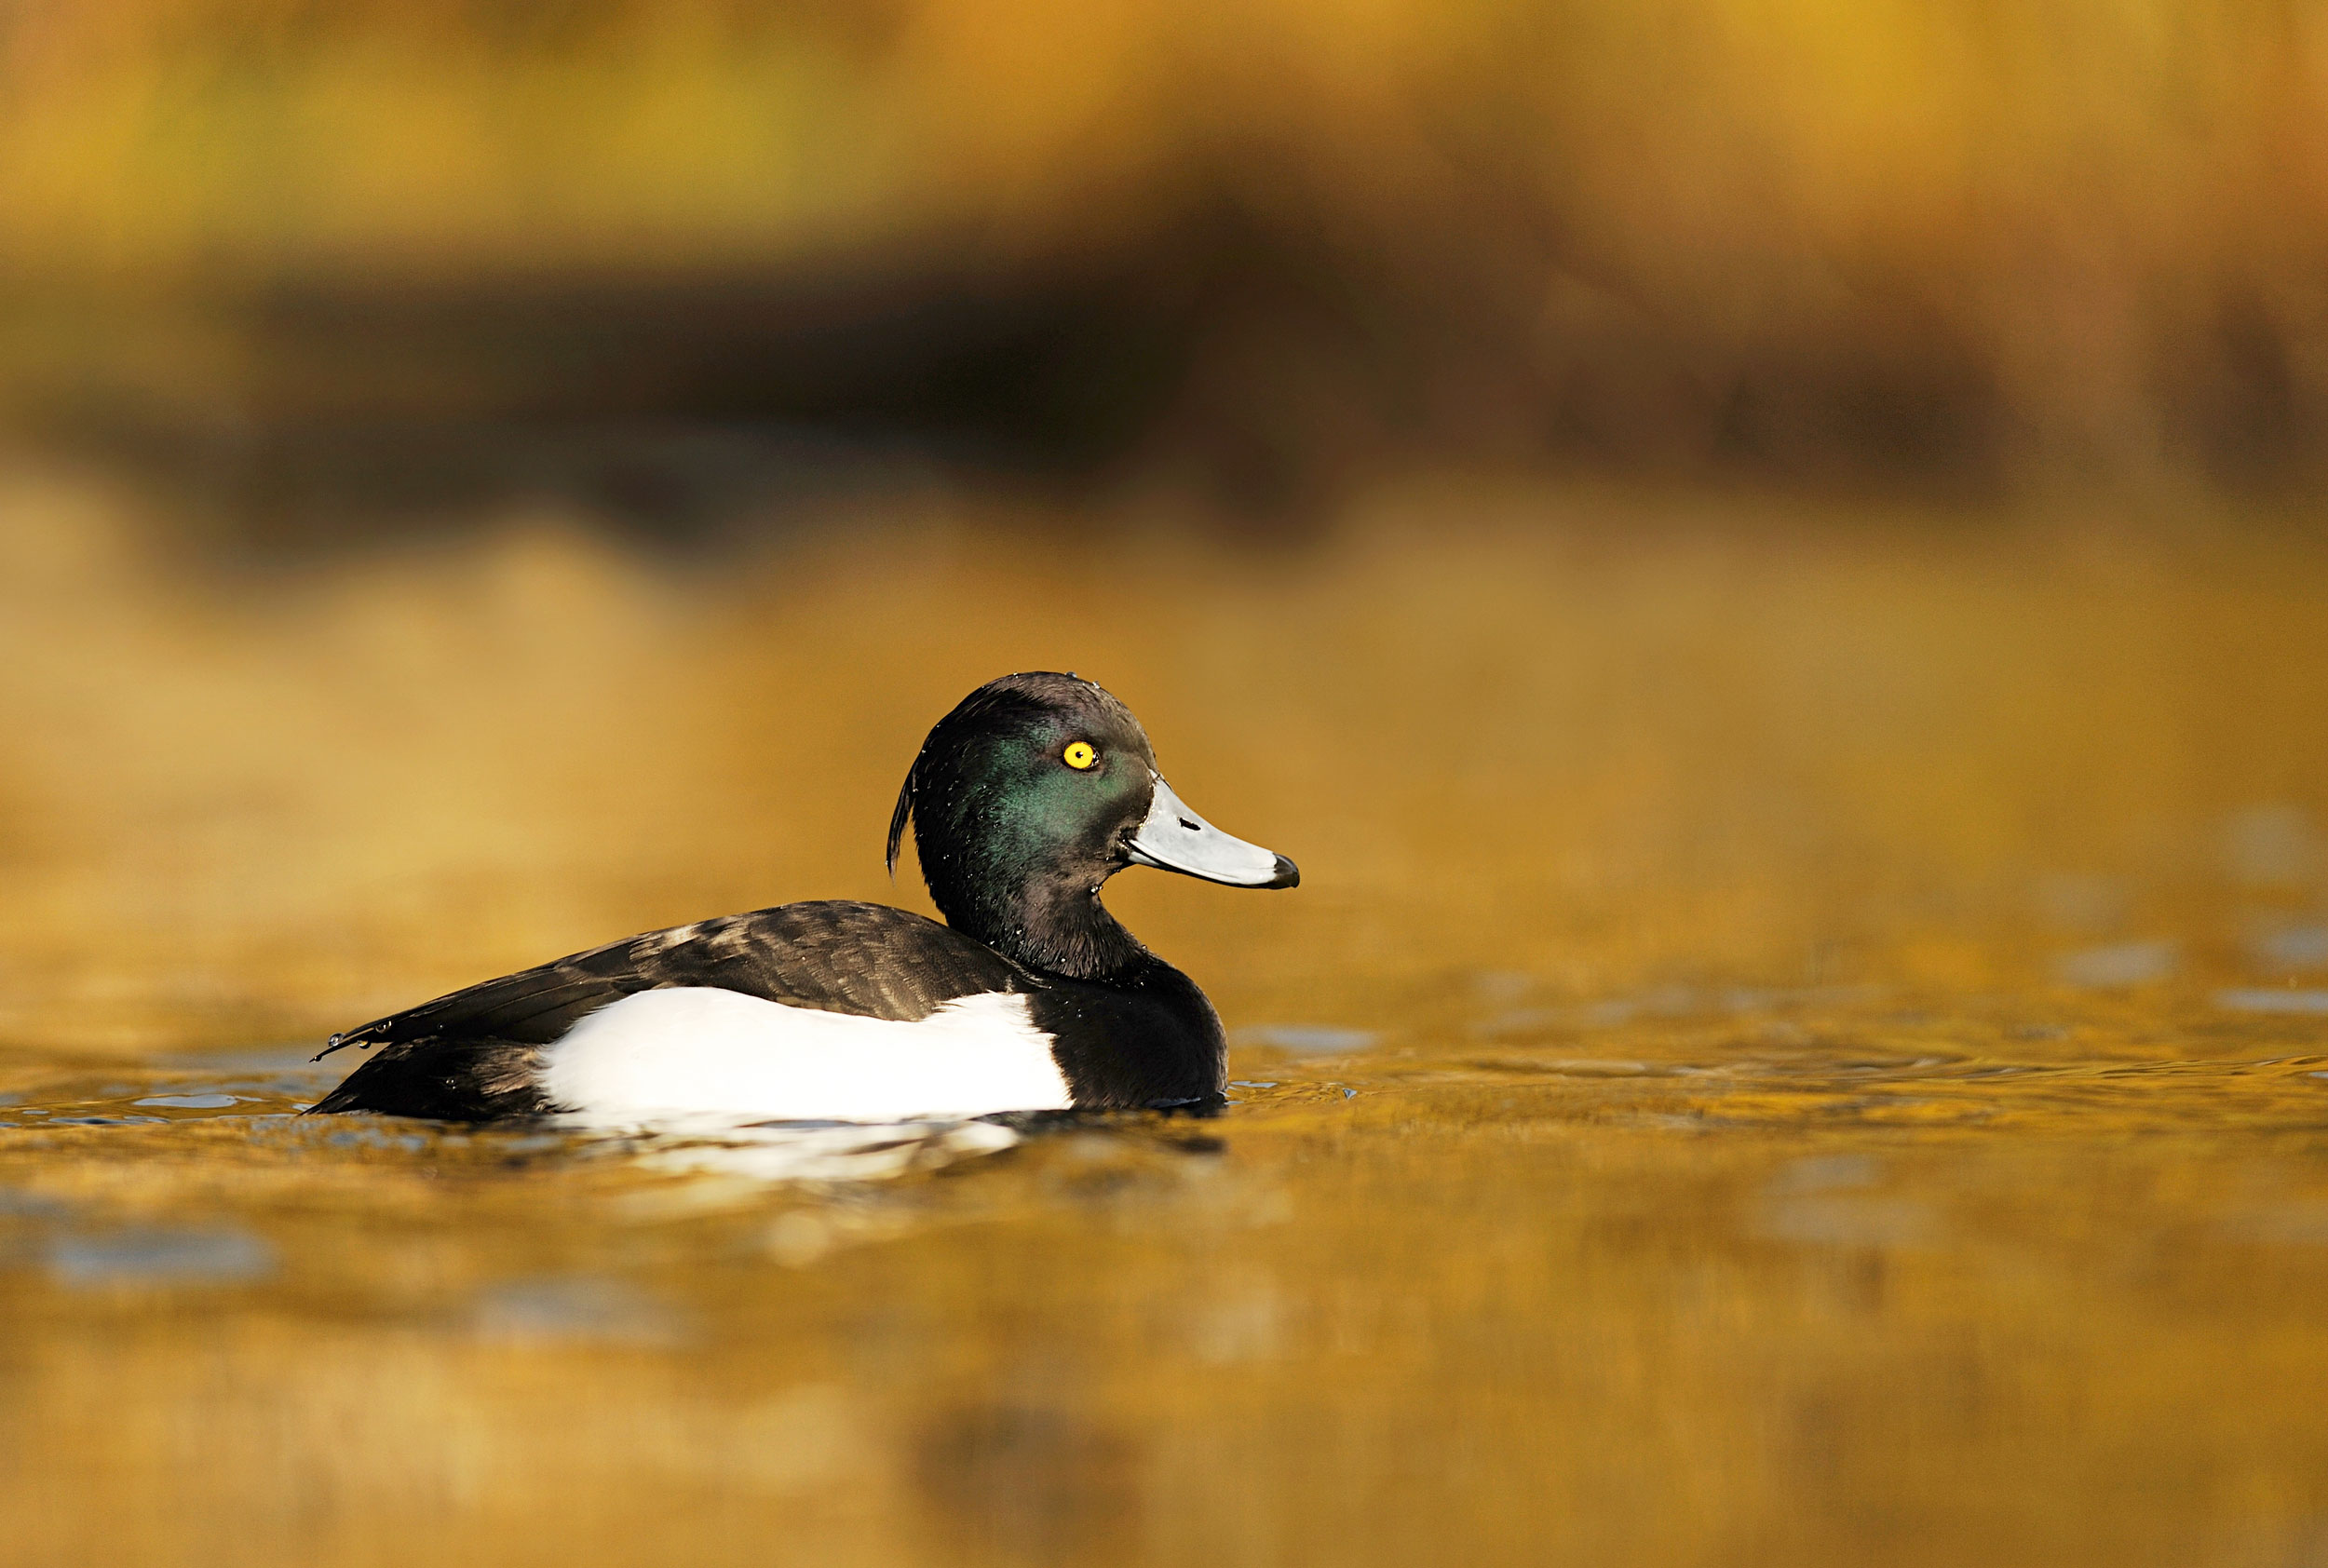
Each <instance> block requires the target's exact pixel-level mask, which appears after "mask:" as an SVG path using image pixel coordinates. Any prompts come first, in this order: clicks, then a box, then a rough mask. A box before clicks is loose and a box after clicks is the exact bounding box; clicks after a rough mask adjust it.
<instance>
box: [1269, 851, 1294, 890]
mask: <svg viewBox="0 0 2328 1568" xmlns="http://www.w3.org/2000/svg"><path fill="white" fill-rule="evenodd" d="M1300 885H1302V869H1301V867H1299V866H1297V865H1295V864H1293V861H1291V860H1289V859H1287V858H1285V857H1284V856H1282V855H1280V856H1279V857H1278V863H1277V874H1276V875H1274V876H1272V877H1271V878H1269V880H1268V881H1266V882H1265V883H1263V884H1262V886H1264V887H1299V886H1300Z"/></svg>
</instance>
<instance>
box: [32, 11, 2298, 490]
mask: <svg viewBox="0 0 2328 1568" xmlns="http://www.w3.org/2000/svg"><path fill="white" fill-rule="evenodd" d="M2324 27H2328V23H2323V21H2322V20H2321V17H2320V16H2319V15H2318V14H2317V13H2316V8H2315V7H2310V6H2308V5H2304V4H2296V3H2288V0H2281V3H2271V4H2264V3H2257V4H2245V3H2240V4H2226V5H2213V6H2195V5H2190V4H2187V3H2186V0H2108V3H2104V0H2092V3H2078V4H2073V5H2068V6H2063V7H2051V8H2048V9H2046V10H2044V11H2042V12H2031V13H2028V14H2021V13H2016V12H2013V11H2012V10H2010V8H2009V7H1995V6H1988V5H1982V4H1976V3H1973V0H1961V3H1953V0H1952V3H1942V4H1927V3H1915V4H1909V3H1899V4H1893V3H1888V0H1885V3H1877V4H1872V5H1855V6H1841V5H1831V4H1824V3H1817V0H1792V3H1775V4H1771V3H1762V0H1748V3H1728V0H1658V3H1655V4H1645V5H1638V6H1623V7H1620V6H1604V5H1590V4H1585V5H1575V6H1552V5H1532V4H1515V3H1508V0H1482V3H1473V0H1455V3H1453V4H1448V5H1444V6H1429V7H1426V6H1411V5H1400V4H1390V3H1382V4H1367V5H1357V6H1349V5H1342V6H1323V5H1307V4H1297V3H1292V0H1273V3H1271V4H1268V5H1264V6H1258V7H1244V8H1242V9H1240V10H1239V12H1238V14H1236V15H1234V16H1220V15H1210V14H1204V13H1192V12H1188V11H1186V10H1185V9H1184V8H1181V7H1169V6H1161V5H1148V4H1141V3H1125V4H1116V5H1109V6H1104V7H1089V6H1057V7H1052V6H1047V5H1042V4H1020V3H1016V0H1013V3H1011V4H1007V5H1002V6H994V5H968V4H955V3H953V0H929V3H915V0H867V3H862V4H858V3H838V4H818V5H808V6H799V7H765V6H751V5H738V4H726V3H707V0H666V3H663V4H657V5H653V6H647V5H635V4H625V3H619V0H577V3H570V4H556V5H552V4H546V3H544V4H512V3H503V0H475V3H451V0H417V3H414V4H409V5H399V6H374V5H320V4H301V3H298V0H268V3H260V0H104V3H102V4H89V5H71V6H68V5H61V4H26V5H22V6H20V7H14V8H13V9H12V10H11V12H10V14H9V17H8V19H7V22H6V24H5V32H0V48H5V51H6V53H5V56H0V60H4V61H5V67H4V68H5V72H6V80H7V88H8V92H7V102H6V105H5V108H0V213H4V214H5V216H6V222H5V224H0V268H5V274H4V276H5V277H6V281H7V290H6V296H5V298H6V306H5V317H4V318H0V392H4V393H5V398H6V403H7V408H8V410H9V411H10V412H11V413H12V414H13V415H14V416H15V417H16V418H17V419H18V420H19V421H20V422H22V423H23V424H25V425H26V426H29V427H33V428H36V429H39V430H41V431H44V432H46V433H47V434H49V435H51V436H53V437H54V438H56V439H63V440H71V441H76V442H87V443H94V444H96V445H97V446H99V447H101V448H102V449H103V450H104V451H106V452H107V453H109V454H111V455H112V456H114V457H115V458H116V459H121V460H131V459H134V460H135V461H137V462H138V463H140V464H142V465H144V466H150V467H152V468H154V469H156V470H157V471H160V472H162V473H165V474H167V475H169V476H171V477H174V478H175V479H176V480H179V481H181V482H182V483H198V484H200V485H202V486H206V487H209V488H210V489H212V490H214V491H216V492H219V493H221V494H222V495H223V499H224V500H225V501H226V502H227V505H228V509H229V512H230V521H229V524H228V525H229V526H230V527H233V528H235V529H237V530H238V531H245V532H248V531H251V530H263V531H264V530H265V529H269V528H288V529H291V530H294V531H297V532H299V533H302V534H306V533H313V532H318V531H322V532H330V531H332V530H333V529H336V528H338V527H344V526H345V525H346V520H345V514H347V513H350V512H366V511H372V510H376V509H377V508H378V507H380V506H381V505H383V504H387V503H402V504H405V505H411V504H413V503H415V502H419V503H441V502H444V501H447V500H455V501H475V500H478V499H480V497H486V496H491V495H493V494H495V493H508V492H510V491H513V490H539V489H543V488H549V489H554V490H558V491H561V492H563V493H571V494H575V495H576V496H577V497H579V498H580V499H581V500H582V501H584V502H585V503H586V504H588V505H590V506H592V507H596V508H599V509H602V510H607V511H613V512H619V513H622V514H625V515H626V516H629V517H632V518H634V519H636V520H641V521H643V522H645V523H646V524H648V525H649V526H651V527H654V528H657V529H668V528H671V527H674V526H679V525H682V524H683V523H684V522H685V521H686V520H688V519H690V518H692V519H694V520H696V521H697V522H698V523H700V522H701V521H703V520H704V514H705V513H707V512H709V513H720V512H732V511H734V510H736V509H738V508H741V509H745V510H750V509H753V508H754V507H758V508H762V509H765V507H767V506H768V505H769V504H770V503H771V501H772V499H774V498H776V497H778V496H780V495H782V494H786V493H797V491H798V489H799V488H800V486H801V485H802V484H803V483H804V482H805V481H806V478H807V477H808V476H815V477H818V478H821V479H822V480H825V481H826V482H830V481H831V479H832V474H831V472H830V470H831V469H832V466H834V465H835V464H838V465H840V466H843V467H851V466H856V467H861V466H865V465H866V463H867V462H868V461H870V462H871V463H872V464H873V466H880V465H881V464H882V463H883V462H885V461H886V460H887V457H888V456H889V455H890V453H892V452H893V451H894V449H895V448H896V447H897V446H898V445H899V444H900V443H902V444H904V445H906V446H908V447H910V448H912V449H913V450H914V451H917V452H924V453H931V452H934V453H940V454H941V455H943V456H945V457H947V458H950V459H952V460H954V461H958V462H964V463H968V464H971V465H973V466H981V467H987V468H995V467H999V468H1002V469H1005V470H1010V471H1021V472H1023V471H1029V470H1032V471H1035V472H1038V473H1042V474H1045V475H1048V476H1053V477H1066V478H1070V479H1075V480H1083V481H1098V482H1100V483H1102V484H1103V485H1104V486H1107V487H1110V488H1117V487H1121V486H1125V485H1133V486H1138V485H1141V484H1144V483H1164V484H1167V485H1170V486H1171V487H1174V488H1177V489H1186V490H1193V491H1194V492H1195V493H1197V494H1198V496H1199V497H1201V498H1202V499H1203V500H1204V501H1205V502H1206V503H1207V504H1208V505H1212V506H1218V507H1226V508H1228V509H1230V510H1232V511H1236V512H1239V513H1257V514H1259V515H1261V516H1263V517H1265V518H1269V519H1274V520H1284V519H1286V518H1288V517H1289V516H1290V517H1295V518H1298V517H1301V516H1303V515H1305V514H1306V513H1313V512H1315V511H1316V510H1317V509H1319V508H1321V507H1331V506H1332V505H1333V502H1334V500H1335V499H1336V498H1337V497H1341V496H1345V495H1347V493H1349V492H1350V491H1351V490H1352V489H1354V488H1358V487H1360V486H1361V485H1362V484H1363V483H1364V482H1365V480H1368V479H1369V478H1370V477H1374V476H1376V475H1379V474H1380V473H1381V472H1382V471H1383V470H1384V469H1386V468H1395V467H1396V466H1401V465H1403V464H1409V463H1413V462H1417V461H1421V462H1431V463H1443V462H1447V461H1450V460H1453V461H1461V462H1469V463H1489V464H1494V465H1496V466H1513V465H1518V466H1538V465H1543V464H1548V463H1553V464H1585V465H1592V466H1602V465H1615V466H1618V467H1620V468H1622V469H1624V470H1626V471H1636V470H1644V469H1645V470H1651V471H1656V472H1659V473H1668V474H1678V475H1701V474H1706V473H1709V472H1711V473H1729V472H1743V473H1753V474H1774V475H1779V476H1788V477H1805V476H1808V477H1814V478H1819V479H1821V480H1834V479H1838V478H1840V479H1844V480H1852V481H1863V480H1871V479H1872V480H1879V481H1892V480H1902V479H1906V480H1916V481H1919V482H1924V483H1941V484H1946V485H1951V486H1971V487H1994V486H1997V485H2000V484H2004V485H2009V484H2018V483H2025V482H2028V481H2031V480H2058V479H2062V478H2067V479H2069V480H2078V481H2093V480H2121V481H2131V482H2133V483H2137V484H2140V485H2144V486H2150V485H2155V484H2158V483H2161V482H2166V481H2168V480H2183V481H2186V482H2197V481H2209V482H2213V483H2219V484H2235V485H2239V486H2242V487H2249V488H2253V487H2256V486H2264V487H2270V486H2274V485H2281V486H2284V485H2286V484H2288V483H2290V482H2293V481H2294V480H2296V479H2297V478H2299V477H2300V476H2304V475H2307V474H2309V473H2310V472H2312V471H2313V466H2314V465H2315V464H2316V461H2317V453H2318V450H2319V447H2320V440H2321V430H2322V428H2323V420H2328V370H2323V369H2322V366H2323V364H2328V358H2323V356H2324V355H2328V282H2323V278H2324V277H2328V273H2323V267H2322V263H2323V260H2324V259H2328V257H2324V256H2323V246H2324V244H2328V202H2323V196H2328V190H2324V189H2323V183H2322V182H2323V178H2324V177H2328V165H2324V164H2323V153H2322V150H2321V149H2322V145H2323V143H2322V137H2321V131H2322V128H2323V125H2324V124H2328V118H2324V116H2328V99H2324V96H2323V95H2324V94H2328V32H2323V28H2324ZM869 446H870V447H871V448H873V449H874V450H873V452H871V453H869V451H868V447H869ZM330 514H339V515H338V516H337V517H336V519H335V520H331V521H327V520H326V517H327V515H330Z"/></svg>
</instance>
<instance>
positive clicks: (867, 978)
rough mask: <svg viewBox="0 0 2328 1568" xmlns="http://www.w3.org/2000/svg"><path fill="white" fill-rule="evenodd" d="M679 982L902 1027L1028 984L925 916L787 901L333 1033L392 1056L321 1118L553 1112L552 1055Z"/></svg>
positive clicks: (330, 1098) (378, 1058)
mask: <svg viewBox="0 0 2328 1568" xmlns="http://www.w3.org/2000/svg"><path fill="white" fill-rule="evenodd" d="M670 986H710V987H715V988H718V989H721V990H725V991H737V992H741V993H743V994H745V995H748V996H757V997H761V998H763V999H765V1000H767V1001H770V1002H778V1003H782V1004H784V1005H785V1006H788V1007H813V1008H817V1009H819V1010H820V1011H824V1012H835V1013H852V1014H855V1015H857V1016H859V1017H861V1018H878V1019H890V1020H895V1021H903V1022H914V1021H919V1020H922V1019H926V1018H927V1017H928V1016H929V1015H930V1014H931V1013H933V1012H935V1011H937V1010H938V1008H939V1007H942V1006H943V1005H944V1004H945V1003H947V1002H950V1001H953V1000H954V999H955V998H957V997H961V996H971V995H977V994H981V993H985V992H996V991H1018V990H1024V989H1025V988H1026V987H1025V982H1024V979H1023V977H1022V975H1021V974H1020V972H1019V970H1018V969H1017V968H1015V967H1014V966H1012V965H1011V964H1010V963H1009V962H1008V960H1006V959H1005V958H1003V957H1002V956H1001V955H1000V954H998V953H995V952H994V950H992V949H991V948H988V947H985V946H983V945H981V944H980V943H978V942H975V941H972V940H970V939H968V937H965V936H963V935H961V934H960V933H959V932H957V931H954V930H950V929H948V928H947V927H946V926H941V925H939V924H938V923H937V922H936V921H934V920H929V919H926V918H924V917H923V916H921V915H918V914H913V913H909V912H906V911H904V910H900V909H892V908H890V907H888V906H887V905H886V904H863V903H853V902H845V901H840V900H830V901H820V902H813V903H799V904H782V905H778V907H776V908H774V909H764V910H754V911H752V912H751V913H749V914H731V915H725V916H722V917H721V918H719V919H716V920H703V921H697V923H695V924H694V925H692V926H674V927H672V928H671V929H670V930H667V931H649V932H646V933H645V934H643V935H642V936H636V937H629V938H626V939H623V940H621V941H618V942H609V943H607V944H606V945H605V946H603V947H596V948H591V949H589V951H588V952H585V953H573V954H570V955H569V956H567V957H564V958H560V959H556V960H554V961H552V962H550V963H548V964H543V965H540V966H536V967H535V968H531V969H521V970H520V971H518V972H517V973H516V974H513V975H504V976H502V977H501V978H500V979H498V980H486V981H484V982H482V983H481V984H478V985H472V986H468V987H466V988H465V989H463V990H460V991H455V992H453V993H451V994H448V995H444V996H440V997H438V998H437V999H436V1000H434V1001H431V1002H423V1003H422V1004H421V1005H420V1006H418V1007H408V1008H406V1009H405V1010H404V1011H402V1012H400V1013H391V1014H390V1015H388V1016H387V1017H386V1018H381V1019H374V1020H373V1021H371V1022H370V1023H366V1024H362V1025H359V1027H357V1028H355V1029H350V1030H348V1031H346V1032H345V1033H344V1034H334V1035H332V1039H331V1042H330V1043H329V1044H328V1045H327V1046H326V1047H325V1048H324V1050H323V1055H325V1056H329V1055H330V1054H331V1053H332V1052H333V1051H335V1050H338V1049H339V1048H342V1047H343V1046H358V1045H376V1046H381V1047H384V1048H385V1049H383V1050H381V1051H380V1052H379V1053H378V1054H377V1055H375V1056H373V1057H372V1059H371V1060H370V1061H366V1062H365V1063H364V1064H363V1065H362V1066H361V1067H359V1068H358V1069H357V1070H356V1071H355V1072H354V1073H352V1074H350V1075H348V1077H347V1079H346V1081H345V1082H344V1083H342V1084H341V1085H340V1086H339V1088H336V1089H334V1090H332V1093H330V1094H329V1095H327V1096H325V1097H324V1099H323V1100H322V1101H320V1102H318V1104H317V1105H316V1106H315V1110H316V1111H317V1112H319V1113H329V1112H337V1111H379V1112H385V1113H386V1114H389V1115H412V1116H433V1117H439V1118H441V1119H446V1120H490V1119H494V1118H496V1117H501V1116H509V1115H534V1114H537V1113H539V1112H541V1111H543V1110H545V1109H547V1108H548V1107H547V1104H546V1102H544V1101H543V1098H542V1096H541V1093H540V1090H539V1088H537V1087H536V1086H537V1082H538V1079H539V1076H540V1069H541V1065H542V1048H544V1047H546V1046H548V1045H549V1044H550V1043H551V1042H553V1041H555V1040H557V1039H559V1038H560V1037H562V1035H563V1034H565V1033H566V1031H568V1030H569V1029H572V1028H573V1027H574V1026H575V1024H576V1023H578V1022H580V1021H581V1020H582V1019H583V1018H584V1017H585V1016H587V1015H588V1014H589V1013H592V1012H595V1011H596V1010H597V1009H599V1008H600V1007H604V1006H606V1005H607V1004H608V1003H610V1002H615V1001H619V1000H620V999H621V998H623V997H625V996H629V995H631V994H635V993H637V992H641V991H652V990H656V989H658V988H663V987H670ZM318 1060H320V1059H318Z"/></svg>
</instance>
